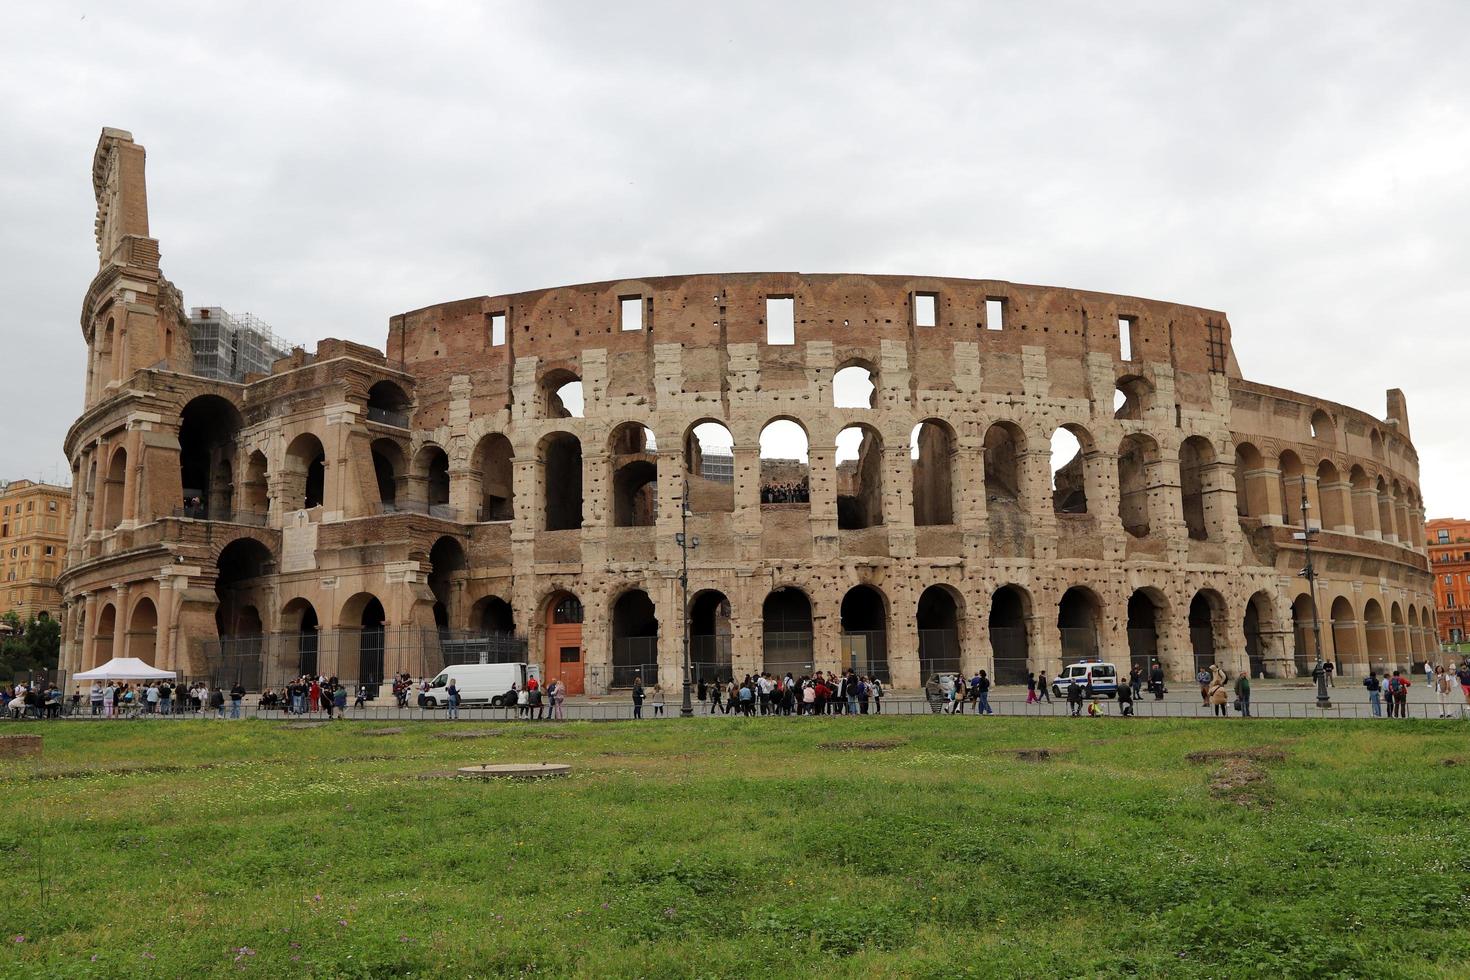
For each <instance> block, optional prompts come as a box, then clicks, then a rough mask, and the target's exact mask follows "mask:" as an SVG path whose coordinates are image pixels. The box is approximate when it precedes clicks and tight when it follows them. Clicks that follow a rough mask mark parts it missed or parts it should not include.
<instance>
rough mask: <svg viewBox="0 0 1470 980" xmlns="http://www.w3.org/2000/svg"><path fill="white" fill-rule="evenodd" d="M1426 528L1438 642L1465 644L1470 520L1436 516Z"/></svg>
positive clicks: (1469, 632) (1469, 612) (1469, 627)
mask: <svg viewBox="0 0 1470 980" xmlns="http://www.w3.org/2000/svg"><path fill="white" fill-rule="evenodd" d="M1424 529H1425V532H1426V533H1427V535H1428V543H1429V568H1430V571H1432V572H1433V573H1434V605H1435V611H1436V617H1435V618H1436V620H1437V621H1438V623H1439V641H1440V642H1441V643H1464V642H1466V638H1467V637H1470V520H1465V519H1464V518H1460V517H1437V518H1435V519H1434V520H1432V521H1429V522H1428V523H1427V524H1425V526H1424Z"/></svg>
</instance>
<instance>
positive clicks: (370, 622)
mask: <svg viewBox="0 0 1470 980" xmlns="http://www.w3.org/2000/svg"><path fill="white" fill-rule="evenodd" d="M387 619H388V616H387V613H386V611H385V610H384V608H383V603H382V600H380V599H379V598H378V597H377V596H376V595H374V594H373V593H371V592H358V593H355V594H354V595H352V596H351V597H350V598H348V599H347V601H346V602H344V603H343V604H342V611H341V614H340V615H339V616H338V618H337V623H338V631H337V632H338V636H339V651H338V658H339V659H338V672H339V674H340V675H341V676H342V678H343V679H344V680H345V679H346V678H347V677H350V676H351V675H350V673H349V672H350V671H355V672H356V674H357V676H356V677H354V678H352V679H353V680H355V681H357V682H358V683H360V684H362V685H364V686H366V687H367V688H368V689H369V692H370V694H371V696H373V697H376V696H377V694H376V691H377V685H379V684H380V683H382V682H383V680H384V677H385V674H386V670H387V662H386V660H387Z"/></svg>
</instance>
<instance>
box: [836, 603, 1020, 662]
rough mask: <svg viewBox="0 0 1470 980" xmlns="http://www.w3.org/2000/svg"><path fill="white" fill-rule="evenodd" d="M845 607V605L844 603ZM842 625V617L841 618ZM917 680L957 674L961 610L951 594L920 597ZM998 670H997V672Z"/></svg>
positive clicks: (917, 623) (917, 622)
mask: <svg viewBox="0 0 1470 980" xmlns="http://www.w3.org/2000/svg"><path fill="white" fill-rule="evenodd" d="M844 605H845V603H844ZM844 621H845V617H844ZM916 625H917V627H918V630H919V680H920V681H921V682H924V683H927V682H928V680H929V678H931V677H933V676H935V675H936V674H955V673H958V672H959V670H960V610H959V604H958V603H957V602H955V597H954V593H953V592H952V591H950V589H949V588H948V587H946V586H943V585H931V586H929V587H928V588H927V589H925V590H924V591H923V593H921V594H920V595H919V608H918V616H917V617H916ZM999 669H1000V668H999V667H997V668H996V670H997V672H999Z"/></svg>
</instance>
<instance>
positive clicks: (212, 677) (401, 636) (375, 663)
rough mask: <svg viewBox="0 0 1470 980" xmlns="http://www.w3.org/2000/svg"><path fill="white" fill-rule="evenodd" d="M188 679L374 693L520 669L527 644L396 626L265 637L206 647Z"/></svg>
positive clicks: (497, 636)
mask: <svg viewBox="0 0 1470 980" xmlns="http://www.w3.org/2000/svg"><path fill="white" fill-rule="evenodd" d="M200 652H201V655H202V662H203V666H204V674H203V676H200V677H194V678H191V679H194V680H206V681H208V682H209V683H211V684H218V685H220V686H221V687H225V688H229V687H233V686H234V685H235V684H237V683H239V684H242V685H244V687H245V688H246V689H247V690H249V691H264V690H265V689H267V688H276V687H282V686H284V685H286V684H288V683H290V682H291V681H292V680H294V679H295V678H297V677H300V676H301V675H302V674H307V675H310V676H313V677H314V676H317V675H323V676H326V677H336V678H337V679H338V680H339V681H341V682H342V683H343V684H346V685H349V686H354V685H357V684H362V685H364V686H366V687H369V688H375V687H376V686H377V685H379V684H381V683H383V682H384V680H385V678H390V677H391V676H392V675H393V674H394V673H395V672H398V673H408V674H410V675H412V676H414V677H433V676H434V675H435V674H437V673H439V671H441V670H443V669H444V668H445V667H448V666H451V665H454V664H476V663H519V662H522V661H524V660H525V659H526V654H527V643H526V638H525V637H522V636H515V635H513V634H509V633H472V632H468V631H460V630H439V629H422V628H418V627H397V628H394V629H376V630H375V629H361V630H323V631H319V632H305V633H268V634H265V635H262V636H235V637H224V638H221V639H219V640H208V641H205V642H204V644H203V645H202V649H201V651H200Z"/></svg>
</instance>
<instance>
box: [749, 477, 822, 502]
mask: <svg viewBox="0 0 1470 980" xmlns="http://www.w3.org/2000/svg"><path fill="white" fill-rule="evenodd" d="M811 501H812V492H811V486H810V484H808V483H807V481H806V479H805V478H803V479H802V480H801V482H799V483H767V484H763V485H762V486H761V503H763V504H809V503H811Z"/></svg>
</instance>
